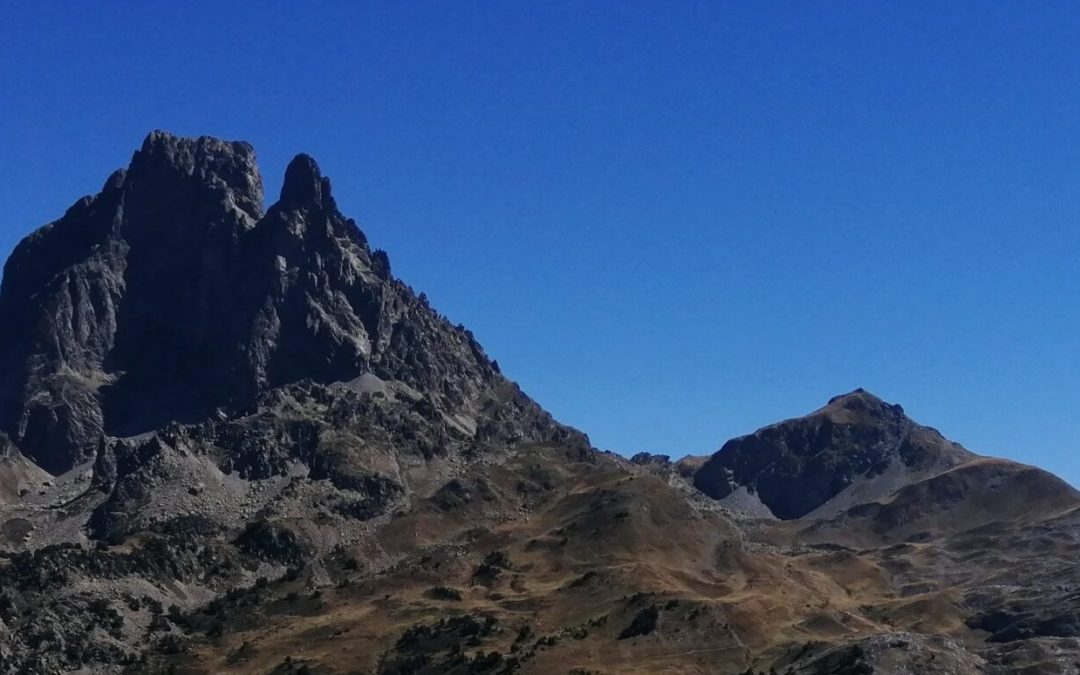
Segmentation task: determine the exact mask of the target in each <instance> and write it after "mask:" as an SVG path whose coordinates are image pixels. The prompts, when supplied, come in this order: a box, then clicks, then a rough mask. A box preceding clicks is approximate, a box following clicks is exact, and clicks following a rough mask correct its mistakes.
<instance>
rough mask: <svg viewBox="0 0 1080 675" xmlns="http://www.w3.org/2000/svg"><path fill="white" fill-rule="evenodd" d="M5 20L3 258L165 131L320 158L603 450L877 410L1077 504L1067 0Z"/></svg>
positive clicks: (415, 281) (1075, 149) (45, 10)
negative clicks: (154, 133) (833, 400)
mask: <svg viewBox="0 0 1080 675" xmlns="http://www.w3.org/2000/svg"><path fill="white" fill-rule="evenodd" d="M672 4H675V5H679V6H678V7H671V6H669V5H672ZM943 4H947V5H948V6H947V7H944V8H943V7H942V6H941V5H943ZM39 5H40V6H39ZM242 5H243V6H242ZM2 13H3V16H2V18H3V20H2V21H0V92H3V93H2V94H0V139H2V143H3V146H2V152H0V162H2V164H0V204H2V205H3V206H2V218H0V250H2V251H3V253H4V255H6V253H7V251H9V250H10V248H11V247H12V246H14V244H15V242H16V241H17V240H18V239H19V238H20V237H22V236H23V235H25V234H26V233H27V232H29V231H30V230H31V229H33V228H35V227H37V226H39V225H41V224H43V223H45V222H47V221H49V220H51V219H53V218H55V217H58V216H59V215H60V214H62V213H63V211H64V210H65V209H66V208H67V206H68V205H70V204H71V203H72V202H73V201H74V200H75V199H76V198H77V197H78V196H80V195H82V194H86V193H90V192H95V191H96V190H97V189H98V188H99V187H100V185H101V183H102V182H103V181H104V179H105V177H106V176H107V175H108V173H109V172H110V171H111V170H113V169H114V168H117V167H119V166H122V165H125V164H126V163H127V161H128V159H129V157H130V154H131V152H132V151H133V150H134V149H135V148H136V147H137V146H138V145H139V143H140V142H141V140H142V138H143V136H144V135H145V134H146V133H147V132H148V131H149V130H151V129H154V128H165V129H168V130H171V131H173V132H176V133H181V134H189V135H197V134H212V135H218V136H223V137H227V138H234V139H245V140H248V141H251V142H252V143H253V144H254V145H255V147H256V150H257V152H258V155H259V157H260V161H261V165H262V168H263V172H264V177H265V180H266V183H267V187H268V193H269V194H276V191H277V189H278V187H279V186H280V180H281V174H282V172H283V170H284V167H285V164H286V162H287V161H288V159H289V158H290V157H291V156H292V155H293V154H295V153H296V152H300V151H304V152H308V153H311V154H312V155H314V156H315V157H316V158H317V159H318V160H319V162H320V164H321V165H322V167H323V170H324V172H325V173H327V174H328V175H330V176H331V177H332V179H333V181H334V186H335V193H336V195H337V198H338V202H339V205H340V206H341V207H342V209H343V210H344V211H345V212H346V214H348V215H351V216H354V217H355V218H356V219H357V220H358V221H359V222H360V223H361V225H362V227H363V228H364V229H365V231H366V232H367V234H368V235H369V237H370V239H371V240H372V242H373V243H374V244H375V245H376V246H379V247H382V248H385V249H387V250H388V251H389V252H390V256H391V261H392V263H393V266H394V270H395V272H396V273H397V274H398V275H400V276H402V277H403V278H404V279H405V280H406V281H408V282H409V283H411V284H412V285H413V286H414V287H416V288H417V289H419V290H424V291H426V292H427V293H428V295H429V296H430V298H431V299H432V302H433V303H434V304H435V305H436V306H437V307H438V308H440V309H441V310H442V311H443V312H444V313H445V314H447V315H448V316H449V317H450V318H451V319H452V320H454V321H460V322H463V323H465V324H466V325H468V326H469V327H471V328H472V329H473V330H474V332H475V333H476V334H477V336H478V337H479V338H480V340H481V342H482V343H483V344H484V345H485V346H486V347H487V349H488V351H489V353H490V354H491V355H492V356H494V357H495V358H497V359H498V360H499V362H500V363H501V364H502V366H503V368H504V370H505V371H506V372H507V373H508V374H509V375H510V376H511V377H513V378H515V379H517V380H518V381H520V382H521V384H522V385H523V386H524V388H525V389H526V390H527V391H528V392H529V393H530V394H532V395H533V396H534V397H535V398H536V399H538V400H539V401H540V402H541V403H542V404H543V405H544V406H546V407H547V408H548V409H549V410H551V411H552V412H553V413H554V414H555V415H556V416H557V417H558V418H560V419H561V420H563V421H565V422H568V423H571V424H574V425H576V426H579V427H580V428H582V429H584V430H585V431H587V432H588V433H589V434H590V435H591V437H592V439H593V441H594V442H595V443H596V444H597V445H598V446H600V447H603V448H610V449H616V450H619V451H620V452H625V453H630V452H634V451H637V450H650V451H654V452H665V453H670V454H673V455H681V454H683V453H687V452H689V453H705V452H709V451H712V450H714V449H716V448H718V447H719V446H720V444H721V443H722V442H723V441H724V440H726V439H727V438H729V437H732V436H735V435H739V434H741V433H746V432H749V431H751V430H753V429H754V428H756V427H758V426H760V425H763V424H766V423H769V422H771V421H774V420H778V419H780V418H784V417H789V416H794V415H798V414H802V413H805V412H808V411H810V410H813V409H815V408H817V407H818V406H820V405H822V404H824V402H825V401H826V399H828V398H829V397H830V396H831V395H833V394H837V393H840V392H844V391H847V390H850V389H853V388H855V387H858V386H863V387H866V388H869V389H870V390H872V391H874V392H876V393H878V394H879V395H881V396H882V397H884V398H886V399H887V400H890V401H895V402H899V403H902V404H903V405H904V406H905V407H906V408H907V410H908V412H909V413H911V414H912V415H913V416H914V417H916V418H917V419H919V420H920V421H922V422H924V423H926V424H930V425H933V426H936V427H938V428H939V429H941V430H942V431H943V432H944V433H946V434H947V435H948V436H950V437H952V438H954V439H956V440H958V441H960V442H962V443H964V444H965V445H967V446H968V447H970V448H972V449H974V450H976V451H979V452H983V453H987V454H994V455H1001V456H1007V457H1011V458H1015V459H1019V460H1022V461H1026V462H1031V463H1036V464H1039V465H1042V466H1044V467H1047V468H1049V469H1051V470H1053V471H1055V472H1057V473H1059V474H1061V475H1063V476H1065V477H1066V478H1068V479H1069V480H1071V481H1072V482H1073V483H1074V484H1080V460H1078V456H1080V340H1078V334H1080V267H1078V264H1080V263H1078V254H1080V49H1077V45H1080V10H1077V9H1076V5H1075V4H1071V3H1053V2H1038V3H1019V2H1014V3H986V2H977V3H959V2H956V3H938V2H926V3H918V2H911V1H908V0H904V1H902V2H901V1H896V2H844V3H829V2H815V3H806V2H789V3H753V2H748V3H720V2H708V3H700V4H694V3H661V2H649V3H635V2H620V3H609V2H593V3H581V2H567V3H562V2H530V3H516V2H486V3H477V4H473V3H467V2H440V3H424V2H408V3H403V2H387V3H385V4H383V3H379V4H375V3H352V2H348V3H346V2H341V3H325V4H323V3H279V4H277V5H276V6H275V5H274V3H221V2H213V3H211V2H202V3H200V2H186V3H145V2H130V3H122V2H109V3H83V2H72V3H67V4H64V3H59V2H51V3H29V2H25V3H15V2H5V3H4V4H3V8H2ZM0 330H2V327H0Z"/></svg>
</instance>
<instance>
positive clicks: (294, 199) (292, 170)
mask: <svg viewBox="0 0 1080 675" xmlns="http://www.w3.org/2000/svg"><path fill="white" fill-rule="evenodd" d="M329 197H330V180H329V179H328V178H324V177H323V175H322V172H321V171H320V170H319V165H318V164H317V163H316V162H315V160H314V159H313V158H312V157H311V155H307V154H304V153H300V154H299V155H297V156H296V157H293V159H292V161H291V162H289V166H288V167H287V168H286V169H285V180H284V182H283V183H282V185H281V200H280V203H281V205H282V206H287V207H301V206H316V207H320V208H321V207H323V206H324V205H325V204H326V202H327V201H328V200H329Z"/></svg>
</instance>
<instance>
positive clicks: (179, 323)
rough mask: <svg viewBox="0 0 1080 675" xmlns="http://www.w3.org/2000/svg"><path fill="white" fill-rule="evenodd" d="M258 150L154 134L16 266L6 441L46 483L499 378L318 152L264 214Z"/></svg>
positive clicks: (7, 341) (35, 237)
mask: <svg viewBox="0 0 1080 675" xmlns="http://www.w3.org/2000/svg"><path fill="white" fill-rule="evenodd" d="M262 203H263V192H262V179H261V177H260V175H259V171H258V168H257V167H256V164H255V156H254V152H253V150H252V148H251V146H250V145H248V144H246V143H239V142H225V141H220V140H217V139H212V138H197V139H189V138H177V137H175V136H171V135H169V134H167V133H164V132H154V133H152V134H150V136H148V137H147V139H146V141H145V142H144V143H143V146H142V148H141V149H140V150H139V151H137V152H136V153H135V155H134V157H133V158H132V161H131V165H130V166H129V167H128V168H127V169H126V170H122V171H118V172H116V173H115V174H113V176H111V177H110V178H109V180H108V181H107V183H106V184H105V186H104V187H103V189H102V191H101V192H100V193H99V194H97V195H96V196H93V197H84V198H83V199H80V200H79V201H78V202H76V204H75V205H74V206H72V207H71V208H70V209H69V210H68V212H67V213H66V214H64V216H63V217H61V218H60V219H59V220H57V221H56V222H54V223H51V224H49V225H46V226H45V227H43V228H41V229H40V230H38V231H36V232H34V233H33V234H31V235H30V236H28V237H27V238H26V239H25V240H24V241H23V242H22V243H21V244H19V246H18V247H17V248H16V250H15V252H14V253H13V254H12V256H11V258H10V260H9V261H8V263H7V265H6V267H5V270H4V281H3V287H2V289H0V325H3V326H5V327H6V328H5V331H4V332H3V334H0V359H2V360H0V364H2V366H3V368H2V375H0V378H2V379H0V428H2V429H3V430H4V431H6V432H7V433H8V434H9V435H10V436H11V438H12V439H13V440H14V441H15V443H16V444H17V445H18V446H19V447H20V448H21V449H22V451H23V452H24V453H25V454H26V455H27V456H29V457H30V458H32V459H33V460H34V461H35V462H36V463H37V464H39V465H40V466H41V467H43V468H45V469H46V470H48V471H50V472H53V473H59V472H63V471H65V470H67V469H69V468H71V467H72V466H73V465H75V464H78V463H79V462H81V461H83V460H85V459H87V458H89V457H90V456H91V455H92V454H93V453H94V451H95V450H96V448H97V447H98V445H99V444H100V442H101V439H102V436H103V434H104V435H110V436H128V435H133V434H138V433H141V432H145V431H148V430H152V429H156V428H158V427H160V426H161V425H163V424H165V423H166V422H168V421H170V420H178V421H181V422H193V421H198V420H200V419H203V418H205V417H206V416H207V415H208V414H210V413H211V412H212V411H213V410H214V409H216V408H218V407H229V408H242V407H245V406H248V405H250V404H251V403H252V402H253V401H254V400H255V398H256V397H257V396H258V395H259V394H260V393H261V392H263V391H266V390H267V389H269V388H272V387H274V386H279V385H283V384H287V383H290V382H296V381H299V380H302V379H305V378H310V379H312V380H314V381H316V382H333V381H340V380H350V379H352V378H355V377H357V376H359V375H360V374H362V373H366V372H371V373H374V374H375V375H377V376H379V377H381V378H384V379H393V380H398V381H401V382H403V383H405V384H407V385H409V386H411V387H413V388H415V389H416V390H418V391H419V392H421V393H424V394H429V395H430V396H431V397H432V399H433V403H434V404H435V405H436V406H437V407H439V408H440V409H446V410H454V409H457V408H460V407H461V406H464V405H466V404H467V403H468V402H469V401H471V400H473V399H475V398H476V396H477V395H478V394H479V392H480V391H482V390H484V389H486V388H488V387H490V386H492V385H494V384H495V383H497V382H499V381H501V377H500V376H499V374H498V372H497V371H496V368H495V366H494V365H493V364H492V363H491V362H490V361H489V360H488V359H487V357H486V356H485V355H484V353H483V351H482V350H481V349H480V347H479V345H478V344H477V343H476V342H475V340H474V339H473V338H472V336H471V335H470V334H469V333H468V332H467V331H465V330H464V329H462V328H460V327H454V326H451V325H450V324H449V323H448V322H447V321H446V320H445V319H444V318H442V317H440V316H439V315H438V314H436V313H435V312H434V311H433V310H432V309H431V308H429V307H428V305H427V303H426V301H425V300H424V299H422V298H418V297H417V296H416V295H415V294H414V293H413V292H412V291H411V290H410V289H409V288H408V287H407V286H405V285H404V284H402V283H400V282H399V281H397V280H395V279H394V278H393V277H392V276H391V274H390V266H389V261H388V259H387V257H386V255H385V253H382V252H381V251H372V250H371V248H370V247H369V246H368V243H367V241H366V239H365V237H364V235H363V234H362V233H361V232H360V231H359V230H358V229H357V228H356V225H355V223H354V222H353V221H351V220H349V219H346V218H344V217H343V216H342V215H341V214H340V213H339V212H338V210H337V206H336V204H335V203H334V200H333V197H332V196H331V189H330V181H329V180H328V179H326V178H324V177H323V176H322V175H321V173H320V171H319V168H318V166H317V165H316V164H315V162H314V160H312V159H311V158H310V157H308V156H307V155H299V156H297V157H296V158H295V159H294V160H293V161H292V162H291V163H290V164H289V167H288V169H287V170H286V172H285V181H284V184H283V186H282V190H281V198H280V200H279V201H278V202H277V203H276V204H274V205H273V206H271V207H270V208H269V209H268V210H267V211H266V212H265V214H264V212H263V207H262Z"/></svg>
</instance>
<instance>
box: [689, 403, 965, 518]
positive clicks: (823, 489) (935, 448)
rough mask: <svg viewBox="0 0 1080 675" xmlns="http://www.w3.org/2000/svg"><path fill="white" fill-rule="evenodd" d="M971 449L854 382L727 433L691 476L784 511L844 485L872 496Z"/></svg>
mask: <svg viewBox="0 0 1080 675" xmlns="http://www.w3.org/2000/svg"><path fill="white" fill-rule="evenodd" d="M971 457H972V455H971V453H969V452H968V451H967V450H965V449H964V448H962V447H960V446H959V445H957V444H956V443H953V442H951V441H948V440H946V439H945V438H944V437H943V436H942V435H941V434H940V433H938V432H937V431H936V430H934V429H931V428H929V427H924V426H921V425H919V424H917V423H916V422H914V421H913V420H911V419H910V418H909V417H907V416H906V415H905V414H904V409H903V408H902V407H900V406H899V405H894V404H890V403H887V402H885V401H883V400H882V399H880V398H878V397H877V396H874V395H873V394H871V393H870V392H868V391H866V390H864V389H856V390H855V391H852V392H850V393H847V394H843V395H840V396H835V397H833V398H831V399H830V400H829V402H828V403H827V404H826V405H825V406H824V407H823V408H820V409H818V410H816V411H814V412H812V413H810V414H809V415H806V416H805V417H798V418H795V419H790V420H786V421H783V422H780V423H777V424H773V425H770V426H767V427H764V428H762V429H759V430H757V431H755V432H754V433H752V434H749V435H747V436H742V437H739V438H736V439H733V440H730V441H728V442H727V443H725V444H724V446H723V447H722V448H721V449H720V450H719V451H718V452H717V453H716V454H714V455H713V456H712V457H710V458H709V459H708V460H707V461H706V462H705V463H704V464H703V465H702V466H701V468H700V469H699V470H698V471H697V473H696V474H695V476H694V484H695V486H697V487H698V489H700V490H701V491H703V492H705V493H706V494H708V495H710V496H712V497H714V498H717V499H727V498H729V496H731V495H736V497H734V498H738V496H739V495H744V496H749V497H750V498H752V499H754V500H758V501H760V502H761V503H762V504H764V505H765V507H767V508H768V509H769V511H771V512H772V513H773V514H774V515H775V516H776V517H778V518H781V519H789V518H799V517H802V516H805V515H807V514H810V513H811V512H814V511H815V510H817V509H820V508H822V507H824V506H825V505H826V504H827V503H829V502H833V500H834V499H836V498H837V497H838V495H841V494H842V493H853V494H857V495H858V497H859V499H863V500H868V499H873V498H875V497H876V496H881V495H884V494H887V493H889V492H892V491H893V490H895V489H896V487H897V486H898V485H899V484H901V483H904V482H910V481H911V480H917V479H919V478H920V477H925V476H929V475H932V474H933V473H936V472H939V471H942V470H945V469H948V468H950V467H952V466H956V465H959V464H961V463H963V462H965V461H967V460H969V459H970V458H971ZM841 501H842V500H841ZM836 504H839V502H834V505H836ZM838 508H839V507H838Z"/></svg>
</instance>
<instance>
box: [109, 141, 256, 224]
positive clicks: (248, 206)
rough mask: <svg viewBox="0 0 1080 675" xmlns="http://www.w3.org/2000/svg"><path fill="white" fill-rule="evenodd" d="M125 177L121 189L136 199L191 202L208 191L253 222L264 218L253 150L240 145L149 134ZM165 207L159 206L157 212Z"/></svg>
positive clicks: (248, 146)
mask: <svg viewBox="0 0 1080 675" xmlns="http://www.w3.org/2000/svg"><path fill="white" fill-rule="evenodd" d="M126 174H127V177H126V180H125V187H126V188H127V189H128V191H129V192H131V193H134V194H136V195H140V193H141V194H146V195H152V196H154V197H156V198H159V199H160V198H162V197H167V196H173V197H175V198H177V199H188V200H190V199H198V198H199V197H200V196H204V195H200V193H210V194H215V195H218V196H220V197H221V198H222V199H224V200H226V201H227V202H228V203H229V204H230V205H235V206H236V207H237V208H238V209H240V210H241V211H242V212H243V213H244V214H245V215H247V216H249V217H250V218H251V219H252V221H254V220H258V219H259V218H261V217H262V215H263V200H264V195H263V184H262V176H261V174H260V173H259V168H258V165H257V164H256V161H255V149H254V148H253V147H252V146H251V144H250V143H247V142H244V141H223V140H220V139H217V138H213V137H210V136H200V137H198V138H185V137H181V136H174V135H172V134H170V133H169V132H167V131H160V130H159V131H152V132H151V133H150V134H149V135H147V137H146V139H145V140H144V141H143V144H142V147H141V148H140V149H139V150H138V151H136V152H135V154H134V156H133V157H132V159H131V165H130V167H129V169H128V171H127V172H126ZM170 193H171V194H170ZM167 207H168V205H163V208H162V210H164V209H165V208H167Z"/></svg>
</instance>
